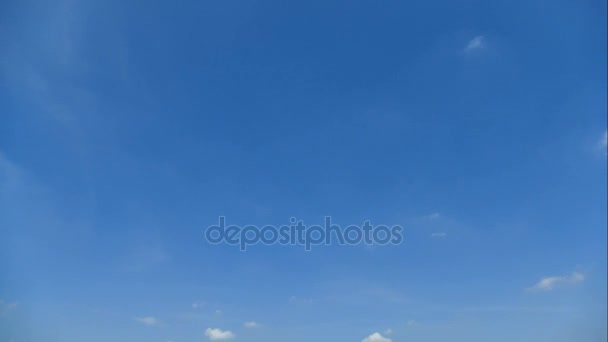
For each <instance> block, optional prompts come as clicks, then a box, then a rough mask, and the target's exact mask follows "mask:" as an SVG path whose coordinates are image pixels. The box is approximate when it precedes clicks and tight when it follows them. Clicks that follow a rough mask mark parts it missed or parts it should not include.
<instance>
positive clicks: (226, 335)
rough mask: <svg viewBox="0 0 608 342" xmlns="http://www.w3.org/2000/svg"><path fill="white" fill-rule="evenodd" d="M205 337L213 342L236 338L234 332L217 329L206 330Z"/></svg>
mask: <svg viewBox="0 0 608 342" xmlns="http://www.w3.org/2000/svg"><path fill="white" fill-rule="evenodd" d="M205 336H207V338H209V340H211V341H223V340H231V339H233V338H235V337H236V335H235V334H234V333H232V331H229V330H221V329H217V328H207V330H205Z"/></svg>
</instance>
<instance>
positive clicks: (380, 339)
mask: <svg viewBox="0 0 608 342" xmlns="http://www.w3.org/2000/svg"><path fill="white" fill-rule="evenodd" d="M392 341H393V340H391V339H390V338H388V337H384V336H382V334H380V333H379V332H375V333H373V334H371V335H369V336H367V337H366V338H364V339H363V340H361V342H392Z"/></svg>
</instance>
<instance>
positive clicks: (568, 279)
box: [526, 272, 585, 292]
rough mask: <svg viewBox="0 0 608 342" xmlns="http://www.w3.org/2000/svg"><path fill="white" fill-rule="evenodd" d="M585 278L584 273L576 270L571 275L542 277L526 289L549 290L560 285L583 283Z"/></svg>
mask: <svg viewBox="0 0 608 342" xmlns="http://www.w3.org/2000/svg"><path fill="white" fill-rule="evenodd" d="M584 280H585V276H584V275H583V274H582V273H579V272H574V273H572V274H571V275H567V276H553V277H545V278H542V279H541V280H539V281H538V282H537V283H536V284H534V285H533V286H532V287H529V288H527V289H526V290H527V291H530V292H548V291H552V290H554V289H556V288H559V287H563V286H568V285H575V284H578V283H582V282H583V281H584Z"/></svg>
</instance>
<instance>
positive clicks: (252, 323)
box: [243, 321, 260, 328]
mask: <svg viewBox="0 0 608 342" xmlns="http://www.w3.org/2000/svg"><path fill="white" fill-rule="evenodd" d="M243 326H244V327H245V328H257V327H259V326H260V325H259V324H258V323H257V322H255V321H249V322H245V323H244V324H243Z"/></svg>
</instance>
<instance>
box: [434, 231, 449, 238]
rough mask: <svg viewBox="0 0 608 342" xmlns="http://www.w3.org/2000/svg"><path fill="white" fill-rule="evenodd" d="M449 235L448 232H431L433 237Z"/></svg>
mask: <svg viewBox="0 0 608 342" xmlns="http://www.w3.org/2000/svg"><path fill="white" fill-rule="evenodd" d="M447 236H448V233H446V232H435V233H432V234H431V237H432V238H434V239H443V238H445V237H447Z"/></svg>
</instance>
